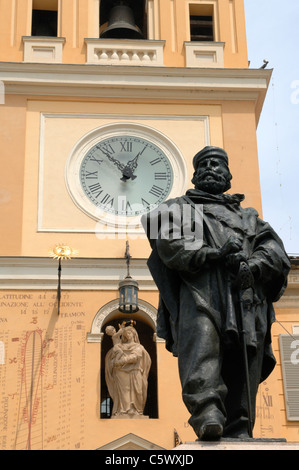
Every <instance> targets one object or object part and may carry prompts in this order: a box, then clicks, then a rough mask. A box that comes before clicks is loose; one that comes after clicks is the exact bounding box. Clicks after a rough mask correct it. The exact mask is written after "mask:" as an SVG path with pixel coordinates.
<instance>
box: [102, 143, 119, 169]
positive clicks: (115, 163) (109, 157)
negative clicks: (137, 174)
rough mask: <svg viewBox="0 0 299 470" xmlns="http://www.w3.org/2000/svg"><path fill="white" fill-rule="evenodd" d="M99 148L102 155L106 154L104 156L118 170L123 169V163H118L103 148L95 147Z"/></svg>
mask: <svg viewBox="0 0 299 470" xmlns="http://www.w3.org/2000/svg"><path fill="white" fill-rule="evenodd" d="M97 148H98V149H99V150H101V152H103V154H104V155H106V157H107V158H108V160H110V161H111V162H112V163H114V165H116V166H117V168H118V169H119V170H120V171H123V170H124V169H125V165H123V164H122V163H120V162H119V161H118V160H116V158H114V157H112V156H111V155H110V154H109V153H108V152H104V151H103V149H100V148H99V147H97Z"/></svg>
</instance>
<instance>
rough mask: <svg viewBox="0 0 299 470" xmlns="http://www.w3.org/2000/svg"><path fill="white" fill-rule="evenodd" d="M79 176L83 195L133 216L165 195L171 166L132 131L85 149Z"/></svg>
mask: <svg viewBox="0 0 299 470" xmlns="http://www.w3.org/2000/svg"><path fill="white" fill-rule="evenodd" d="M79 178H80V184H81V189H82V191H83V193H84V195H85V197H86V198H88V200H89V201H90V202H91V203H92V204H93V205H94V206H96V208H98V209H101V210H103V211H104V212H106V213H110V214H114V215H121V216H127V217H135V216H138V215H141V214H143V213H145V212H148V211H149V210H151V209H153V208H154V207H155V206H157V205H159V204H161V203H162V202H163V201H165V200H166V199H167V198H168V196H169V194H170V192H171V189H172V185H173V170H172V166H171V164H170V162H169V159H168V158H167V156H166V155H165V153H164V152H163V150H162V149H161V148H160V147H159V146H158V145H156V144H155V143H153V142H151V141H150V140H147V139H144V138H143V137H138V136H134V135H129V134H128V135H119V136H117V135H115V136H112V137H108V138H104V139H101V140H99V141H98V142H97V143H96V144H95V145H93V147H92V148H91V149H90V150H88V151H87V153H86V154H85V155H84V157H83V159H82V161H81V164H80V169H79Z"/></svg>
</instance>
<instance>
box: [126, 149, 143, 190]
mask: <svg viewBox="0 0 299 470" xmlns="http://www.w3.org/2000/svg"><path fill="white" fill-rule="evenodd" d="M146 147H147V146H145V147H144V149H143V150H141V151H140V152H138V153H137V155H136V157H134V158H133V160H129V161H128V163H127V164H126V166H125V168H124V170H123V177H122V178H121V181H127V180H128V179H130V178H131V180H134V179H135V178H137V176H135V175H134V171H135V170H136V168H137V162H138V158H139V157H140V155H141V154H142V153H143V152H144V150H145V149H146Z"/></svg>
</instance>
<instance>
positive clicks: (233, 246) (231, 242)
mask: <svg viewBox="0 0 299 470" xmlns="http://www.w3.org/2000/svg"><path fill="white" fill-rule="evenodd" d="M241 249H242V240H241V239H240V238H238V237H233V236H231V237H229V238H228V240H227V241H226V242H225V243H224V245H223V246H222V248H220V254H221V256H222V257H223V256H226V255H228V254H230V253H237V252H239V251H241Z"/></svg>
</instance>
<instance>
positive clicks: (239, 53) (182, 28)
mask: <svg viewBox="0 0 299 470" xmlns="http://www.w3.org/2000/svg"><path fill="white" fill-rule="evenodd" d="M40 3H41V4H42V2H40ZM243 3H244V2H243V0H163V2H161V1H160V2H158V1H157V0H152V1H151V2H149V4H150V6H149V10H150V11H151V12H153V13H151V14H150V18H152V19H151V21H150V27H149V30H150V31H155V33H150V36H151V34H153V37H150V39H161V40H165V41H166V43H165V50H164V65H166V66H174V67H184V66H185V52H184V41H190V31H189V7H190V5H196V6H197V5H202V4H208V5H212V6H213V8H214V16H215V22H216V38H215V39H216V41H220V42H225V48H224V65H225V67H230V68H247V67H248V58H247V47H246V32H245V15H244V4H243ZM31 11H32V0H2V2H1V15H0V44H1V48H0V61H9V62H22V61H23V60H24V57H23V55H24V44H23V40H22V37H23V36H30V35H31ZM98 21H99V0H78V1H76V2H74V1H73V0H58V36H60V37H64V38H65V44H64V46H63V63H72V64H73V63H75V64H84V63H85V62H86V46H85V42H84V41H85V38H96V37H98ZM151 23H153V24H151Z"/></svg>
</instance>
